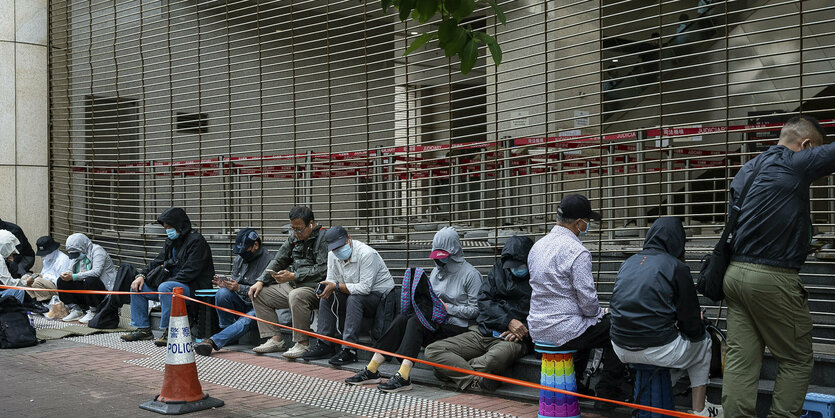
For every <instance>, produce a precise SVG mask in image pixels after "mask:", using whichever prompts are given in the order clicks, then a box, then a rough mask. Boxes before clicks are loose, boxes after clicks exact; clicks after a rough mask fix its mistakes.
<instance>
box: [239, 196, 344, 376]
mask: <svg viewBox="0 0 835 418" xmlns="http://www.w3.org/2000/svg"><path fill="white" fill-rule="evenodd" d="M289 218H290V227H291V228H292V230H293V233H292V234H291V235H290V236H289V237H288V238H287V240H286V241H284V244H282V245H281V247H280V248H279V249H278V251H277V252H276V254H275V258H274V259H273V260H272V261H271V262H270V264H269V265H267V268H266V269H265V270H264V272H263V274H262V276H261V277H259V278H258V281H257V282H255V284H254V285H252V287H250V288H249V297H250V298H251V299H252V304H253V306H254V307H255V314H256V316H257V317H258V318H261V319H264V320H267V321H270V322H276V323H277V322H278V314H276V312H275V310H276V309H287V308H289V309H290V315H291V316H292V321H293V328H297V329H301V330H305V331H310V314H311V312H313V310H314V309H316V308H317V307H318V306H319V298H318V297H317V296H316V286H318V285H319V282H321V281H323V280H325V278H326V275H327V269H328V245H327V243H326V242H325V240H324V239H323V238H324V236H325V230H324V228H322V226H321V225H317V224H316V220H315V218H314V216H313V210H311V209H310V208H308V207H306V206H295V207H294V208H293V209H290V214H289ZM258 331H259V332H260V333H261V338H267V341H265V342H264V343H263V344H261V345H259V346H258V347H255V348H253V349H252V351H254V352H256V353H258V354H263V353H273V352H277V351H284V349H285V348H284V340H283V339H282V337H281V328H279V327H277V326H275V325H269V324H265V323H263V322H260V321H259V322H258ZM293 341H295V343H296V344H295V345H293V347H292V348H290V349H289V350H287V351H286V352H285V353H284V354H283V356H284V357H285V358H287V359H291V360H294V359H297V358H299V357H301V356H302V355H304V353H305V352H307V350H308V348H309V343H308V341H309V338H308V336H307V335H305V334H302V333H299V332H294V333H293Z"/></svg>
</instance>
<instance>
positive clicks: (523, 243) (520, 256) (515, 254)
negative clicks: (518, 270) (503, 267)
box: [502, 235, 533, 264]
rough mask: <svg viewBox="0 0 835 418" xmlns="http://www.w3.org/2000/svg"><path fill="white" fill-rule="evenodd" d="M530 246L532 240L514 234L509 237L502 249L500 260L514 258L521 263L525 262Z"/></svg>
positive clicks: (531, 245)
mask: <svg viewBox="0 0 835 418" xmlns="http://www.w3.org/2000/svg"><path fill="white" fill-rule="evenodd" d="M531 247H533V240H531V239H530V238H528V237H526V236H520V235H514V236H512V237H510V238H509V239H508V240H507V243H505V245H504V248H503V249H502V262H506V261H507V260H514V261H518V262H520V263H521V264H527V263H528V253H530V252H531Z"/></svg>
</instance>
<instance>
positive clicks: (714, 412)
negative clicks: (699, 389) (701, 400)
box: [693, 401, 725, 418]
mask: <svg viewBox="0 0 835 418" xmlns="http://www.w3.org/2000/svg"><path fill="white" fill-rule="evenodd" d="M693 415H698V416H700V417H713V418H722V417H724V416H725V413H724V411H723V410H722V405H716V404H712V403H710V402H707V401H705V409H702V410H701V411H699V412H695V411H693Z"/></svg>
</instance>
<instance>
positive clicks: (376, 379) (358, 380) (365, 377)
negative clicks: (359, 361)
mask: <svg viewBox="0 0 835 418" xmlns="http://www.w3.org/2000/svg"><path fill="white" fill-rule="evenodd" d="M345 383H347V384H349V385H367V384H370V383H380V372H372V371H370V370H368V368H367V367H365V368H363V369H362V371H360V372H358V373H357V374H355V375H353V376H351V377H349V378H347V379H345Z"/></svg>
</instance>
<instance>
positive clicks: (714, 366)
mask: <svg viewBox="0 0 835 418" xmlns="http://www.w3.org/2000/svg"><path fill="white" fill-rule="evenodd" d="M705 330H706V331H707V333H708V335H710V342H711V348H710V351H711V357H710V377H722V375H723V374H725V357H726V355H727V352H728V343H727V341H726V340H725V333H723V332H722V330H720V329H719V328H718V327H716V326H715V325H713V324H705Z"/></svg>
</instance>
